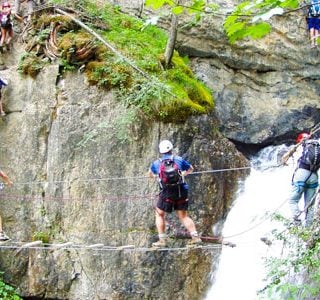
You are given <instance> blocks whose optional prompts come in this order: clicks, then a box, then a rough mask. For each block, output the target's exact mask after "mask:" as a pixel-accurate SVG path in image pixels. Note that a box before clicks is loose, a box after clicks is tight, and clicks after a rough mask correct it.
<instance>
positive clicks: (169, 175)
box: [159, 156, 183, 188]
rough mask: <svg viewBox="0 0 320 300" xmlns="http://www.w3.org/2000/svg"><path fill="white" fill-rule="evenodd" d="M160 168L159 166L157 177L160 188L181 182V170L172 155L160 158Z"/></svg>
mask: <svg viewBox="0 0 320 300" xmlns="http://www.w3.org/2000/svg"><path fill="white" fill-rule="evenodd" d="M159 160H160V162H161V163H160V168H159V178H160V185H161V187H162V188H164V187H166V186H174V185H178V184H181V183H182V182H183V179H182V176H181V170H180V169H179V166H178V165H177V164H176V163H175V161H174V157H173V156H172V157H171V158H166V159H163V160H162V159H161V158H159Z"/></svg>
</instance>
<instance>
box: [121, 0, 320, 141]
mask: <svg viewBox="0 0 320 300" xmlns="http://www.w3.org/2000/svg"><path fill="white" fill-rule="evenodd" d="M116 3H117V4H119V5H120V6H121V7H123V9H124V10H126V11H129V12H130V13H135V14H137V15H140V16H142V17H146V16H150V15H152V14H160V15H162V16H163V17H162V18H161V19H160V21H159V24H160V25H161V26H163V27H164V28H167V27H168V26H169V23H168V21H167V19H166V17H165V16H167V14H161V13H159V11H157V12H154V11H151V10H150V8H149V7H144V6H143V4H142V3H143V1H139V0H137V1H126V0H117V1H116ZM208 3H216V4H219V5H220V7H221V9H220V10H219V11H218V13H216V14H208V15H206V16H205V17H204V18H203V20H202V21H201V23H199V24H197V25H196V26H193V27H190V26H187V25H186V22H185V21H184V18H180V30H179V34H178V43H177V49H178V50H179V52H180V54H181V55H187V56H189V57H190V58H191V62H192V65H193V70H194V71H195V72H196V73H197V75H198V78H201V80H203V81H204V82H205V83H206V84H207V85H208V86H209V87H211V88H212V90H213V92H214V97H215V103H216V115H217V117H218V119H219V121H220V124H221V125H220V130H221V132H222V133H223V135H224V136H226V137H227V138H229V139H231V140H233V141H235V142H236V143H240V144H254V145H258V146H265V145H268V144H272V143H279V142H283V141H289V140H292V138H294V137H295V136H296V134H297V132H300V131H302V130H307V129H310V128H311V127H313V126H314V125H315V124H317V123H319V121H320V114H319V106H320V102H319V96H320V90H319V86H320V85H319V80H320V52H319V50H318V49H311V48H310V41H309V35H308V30H307V24H306V19H305V11H304V10H303V9H299V10H295V11H292V12H290V13H286V14H284V15H282V16H276V17H273V18H272V19H271V20H270V23H271V25H272V28H273V29H272V33H271V34H269V35H268V36H266V37H265V38H263V39H260V40H246V41H240V42H237V43H236V44H234V45H230V43H229V41H228V40H227V37H226V35H225V33H224V31H223V22H224V20H225V17H226V15H227V13H228V12H229V11H230V9H232V7H233V5H234V2H232V3H231V2H230V1H208Z"/></svg>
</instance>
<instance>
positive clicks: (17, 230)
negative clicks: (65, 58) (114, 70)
mask: <svg viewBox="0 0 320 300" xmlns="http://www.w3.org/2000/svg"><path fill="white" fill-rule="evenodd" d="M1 75H2V76H5V77H7V78H9V79H10V85H9V86H8V87H7V88H6V91H5V93H4V97H3V100H4V105H5V111H6V112H7V116H6V117H5V118H3V119H2V120H1V124H0V137H1V141H2V147H1V167H2V169H3V170H4V171H5V172H6V173H8V174H9V175H10V177H11V178H12V180H13V181H14V187H12V188H10V189H9V188H6V189H5V193H3V194H2V195H0V198H1V201H0V209H1V214H2V216H3V220H4V230H5V231H6V233H7V234H8V235H10V237H11V238H12V239H13V241H14V243H12V242H11V245H15V246H16V247H19V246H20V245H21V243H22V242H30V241H31V240H32V239H37V238H38V237H39V235H40V234H45V235H46V236H47V237H48V238H49V243H50V244H61V243H66V242H72V243H73V245H74V246H75V247H74V248H72V249H63V248H57V249H49V248H48V247H47V248H46V247H45V246H42V247H40V249H38V248H36V249H10V248H9V249H7V248H6V249H4V248H1V250H0V251H1V256H0V267H1V270H4V271H5V279H6V281H7V282H9V283H11V284H12V285H14V286H16V287H18V290H19V292H20V293H21V295H23V296H24V297H38V298H44V299H173V298H175V299H198V298H199V297H201V296H202V295H203V294H204V293H205V291H206V289H207V287H208V285H209V284H210V273H211V271H212V269H214V266H212V264H213V261H216V260H217V259H218V256H219V253H220V248H217V249H211V250H188V251H170V252H168V251H164V252H148V251H141V250H139V249H140V248H145V247H149V246H150V245H151V243H152V242H153V241H155V240H156V239H157V236H156V231H155V224H154V210H153V205H154V202H155V200H156V198H157V193H158V186H157V182H156V181H154V180H150V179H147V178H146V172H147V170H148V168H149V165H150V163H151V161H152V160H153V159H157V157H158V153H157V145H158V143H159V141H160V140H161V139H164V138H168V139H171V140H172V141H173V143H174V145H175V151H176V153H178V154H180V155H183V156H184V157H186V158H187V159H188V160H189V161H190V162H191V163H192V164H193V165H194V167H195V169H196V171H205V170H216V169H224V168H231V167H242V166H245V165H247V162H246V160H245V158H244V157H243V156H242V155H241V154H239V152H237V151H236V150H235V148H234V146H233V145H232V144H231V143H230V142H229V141H227V140H226V139H224V138H223V137H222V136H221V135H220V134H219V132H218V126H217V123H216V121H215V119H214V117H209V116H203V117H198V118H191V119H190V120H189V121H188V122H187V123H185V124H180V125H174V124H167V125H165V124H160V123H151V124H146V123H143V122H140V123H138V122H136V123H133V124H130V126H129V125H128V123H126V122H125V121H126V118H128V114H127V112H128V111H127V108H126V107H124V106H123V105H121V104H120V103H119V102H117V101H115V98H114V95H113V94H112V93H111V92H105V91H103V90H100V89H98V88H97V87H94V86H89V85H88V83H87V82H86V79H85V77H84V75H83V74H80V73H77V72H75V73H65V74H60V73H59V67H58V66H57V65H50V66H47V67H46V68H45V69H43V70H42V71H41V72H40V74H39V75H38V76H37V78H36V79H31V78H29V77H24V76H21V75H19V74H18V73H17V72H16V70H15V68H13V67H10V66H9V68H7V69H6V70H4V71H2V73H1ZM123 124H124V125H123ZM245 173H246V172H245V171H232V172H220V173H219V172H217V173H215V172H212V173H208V174H205V173H204V174H202V173H200V174H194V175H190V176H189V178H187V179H188V182H189V184H190V189H191V191H190V201H191V202H192V204H191V206H190V208H191V211H190V214H191V216H192V218H193V219H194V220H195V222H196V224H197V227H198V230H199V232H200V233H202V234H203V235H212V233H211V232H212V226H213V224H214V223H216V222H217V221H219V220H221V219H222V218H224V217H225V215H226V214H227V212H228V210H229V209H230V205H231V203H232V201H233V199H234V192H235V191H236V189H237V186H238V181H239V179H240V178H242V177H244V176H245ZM168 221H170V224H171V232H173V233H174V234H177V233H179V234H180V235H181V233H182V235H185V229H184V228H183V227H181V225H180V224H179V222H178V220H177V219H176V217H175V215H174V214H172V215H170V217H169V218H168ZM186 242H187V240H186V239H172V240H171V243H170V246H171V247H181V246H184V245H185V244H186ZM97 243H102V244H104V245H106V246H110V247H115V246H122V245H132V244H133V245H135V246H136V247H137V248H138V249H136V250H131V251H129V250H127V251H118V250H117V251H112V249H111V250H104V251H99V250H97V249H95V250H92V249H91V250H90V249H88V248H86V247H87V246H88V245H92V244H97ZM173 279H174V280H173ZM164 291H165V292H164Z"/></svg>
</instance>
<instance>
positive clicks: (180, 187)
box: [148, 140, 202, 247]
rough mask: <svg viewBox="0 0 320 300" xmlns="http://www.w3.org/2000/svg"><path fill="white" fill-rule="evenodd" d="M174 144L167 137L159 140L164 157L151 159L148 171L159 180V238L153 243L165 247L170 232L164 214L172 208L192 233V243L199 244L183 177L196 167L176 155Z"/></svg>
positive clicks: (157, 209) (157, 221)
mask: <svg viewBox="0 0 320 300" xmlns="http://www.w3.org/2000/svg"><path fill="white" fill-rule="evenodd" d="M172 150H173V145H172V143H171V142H170V141H168V140H164V141H161V142H160V144H159V152H160V154H161V158H159V159H157V160H155V161H154V162H152V163H151V166H150V168H149V171H148V174H149V176H150V177H151V178H158V179H159V184H160V189H161V191H160V194H159V199H158V201H157V204H156V208H155V217H156V227H157V230H158V235H159V240H158V241H157V242H155V243H153V244H152V246H153V247H165V246H166V245H167V240H168V239H167V235H166V233H165V227H166V226H165V215H166V213H171V212H172V210H175V211H176V214H177V216H178V218H179V220H180V222H181V223H182V224H183V225H184V226H185V227H186V229H187V230H188V231H189V233H190V236H191V238H192V239H191V241H190V244H194V245H196V244H200V243H201V242H202V241H201V238H200V237H199V235H198V232H197V230H196V227H195V224H194V222H193V220H192V219H191V218H190V217H189V216H188V214H187V210H188V203H189V202H188V189H189V188H188V185H187V183H186V182H185V181H184V177H185V176H187V175H188V174H190V173H191V172H192V171H193V167H192V165H191V164H190V163H189V162H187V161H186V160H184V159H183V158H182V157H180V156H176V155H173V153H172Z"/></svg>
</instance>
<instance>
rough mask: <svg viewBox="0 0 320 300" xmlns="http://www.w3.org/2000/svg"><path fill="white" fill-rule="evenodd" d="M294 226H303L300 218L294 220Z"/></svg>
mask: <svg viewBox="0 0 320 300" xmlns="http://www.w3.org/2000/svg"><path fill="white" fill-rule="evenodd" d="M292 223H293V225H295V226H300V225H301V223H302V222H301V220H300V219H298V218H293V222H292Z"/></svg>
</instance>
